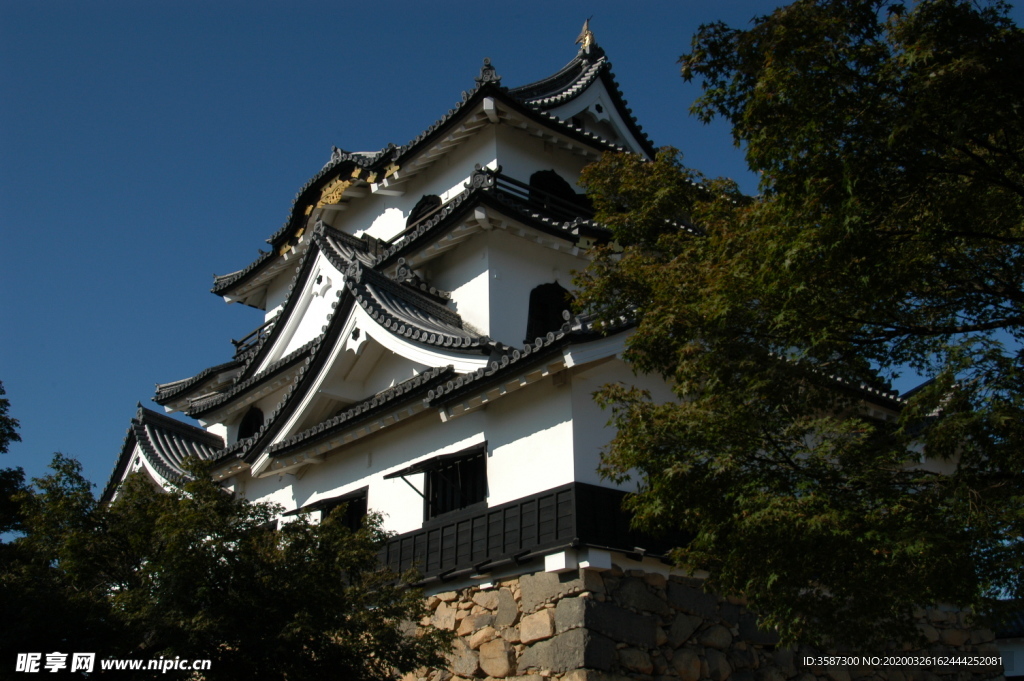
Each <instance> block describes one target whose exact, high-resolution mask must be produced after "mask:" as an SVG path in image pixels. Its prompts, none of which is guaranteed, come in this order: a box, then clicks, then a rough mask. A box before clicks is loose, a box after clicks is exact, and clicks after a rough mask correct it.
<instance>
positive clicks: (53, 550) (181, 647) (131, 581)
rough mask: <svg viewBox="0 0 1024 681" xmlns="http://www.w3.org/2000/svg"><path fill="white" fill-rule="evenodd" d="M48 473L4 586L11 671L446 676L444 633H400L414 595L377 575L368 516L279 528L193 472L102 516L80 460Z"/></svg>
mask: <svg viewBox="0 0 1024 681" xmlns="http://www.w3.org/2000/svg"><path fill="white" fill-rule="evenodd" d="M52 468H53V470H54V473H53V474H52V475H49V476H47V477H44V478H41V479H37V480H35V481H34V482H35V488H34V490H33V491H32V492H31V494H29V495H27V496H26V498H24V499H23V502H22V503H23V517H24V524H23V530H24V535H23V536H22V537H20V538H18V539H17V540H16V541H15V542H14V548H15V549H17V551H18V553H17V554H16V558H17V560H15V561H12V562H11V563H10V564H8V565H7V566H5V567H4V568H3V571H2V575H0V578H2V585H3V589H4V593H3V598H4V600H5V601H7V603H5V614H6V615H7V616H5V618H4V619H5V628H7V629H9V631H6V632H4V636H3V637H2V642H0V647H3V648H4V649H5V651H7V654H5V655H4V656H3V657H4V659H5V660H8V658H10V660H11V661H13V653H15V652H30V651H35V652H52V651H54V650H58V651H62V652H73V651H81V652H88V651H94V652H96V653H97V654H98V657H100V658H106V657H114V658H133V659H140V660H151V659H158V658H160V657H163V658H165V659H166V658H171V659H173V658H175V657H178V656H180V657H181V658H183V659H209V660H211V661H212V664H211V670H210V671H209V672H204V678H208V679H253V678H261V679H284V678H287V679H322V678H344V679H375V680H376V679H384V678H390V677H391V676H392V675H393V674H394V673H395V672H396V671H402V672H404V671H410V670H412V669H415V668H418V667H421V666H437V665H440V664H443V663H444V657H443V653H444V652H445V650H446V647H447V645H448V644H449V639H448V636H447V634H446V632H440V631H437V630H433V629H427V630H424V631H422V632H419V633H417V632H416V631H415V627H411V626H410V624H409V623H410V622H416V621H417V620H418V619H419V618H420V617H421V616H423V615H424V614H425V604H424V600H423V597H422V594H421V593H420V592H418V591H417V590H415V589H412V588H410V587H409V584H408V579H402V578H401V577H400V576H399V575H396V574H394V573H392V572H390V571H388V570H386V569H384V568H382V567H381V565H380V562H379V559H378V550H379V548H380V546H381V543H382V542H383V541H384V540H385V539H386V536H385V534H384V533H383V532H382V531H381V529H380V524H379V519H377V518H373V517H371V518H369V519H368V520H367V522H366V523H365V524H364V526H363V527H362V528H361V529H359V530H356V531H353V530H351V529H349V528H348V527H346V526H345V524H344V522H343V521H342V516H341V515H340V513H341V511H343V509H341V510H339V511H335V513H334V514H332V515H331V516H330V517H328V518H326V519H325V520H324V521H323V522H320V523H313V522H310V521H308V520H306V519H305V518H303V517H300V518H298V519H296V520H295V521H294V522H290V523H287V524H284V525H283V526H282V527H281V528H280V529H277V528H275V525H274V519H275V517H276V515H277V513H278V511H279V509H277V508H276V507H274V506H272V505H269V504H261V503H251V502H248V501H246V500H243V499H237V498H234V497H233V496H232V495H231V494H228V493H226V492H225V490H223V489H222V488H221V487H220V486H219V485H217V484H215V483H213V482H212V481H211V479H210V476H209V475H208V470H206V469H205V468H203V467H202V466H200V465H198V464H197V465H196V466H195V467H194V468H193V471H192V472H193V479H192V480H189V481H184V482H183V483H182V484H181V486H180V487H179V488H177V489H172V490H170V491H167V492H165V491H163V490H158V489H156V488H155V487H154V485H153V484H152V483H151V481H149V480H148V479H147V478H145V477H143V476H141V475H137V476H133V477H130V478H129V479H128V480H127V481H126V482H125V483H124V484H123V485H122V486H121V488H120V490H119V494H118V496H117V498H116V499H115V501H114V502H112V503H111V504H109V505H102V504H99V503H98V502H97V501H96V500H95V498H94V497H93V495H92V491H91V485H90V483H88V482H87V481H86V480H85V479H84V478H82V476H81V467H80V465H79V464H78V463H77V462H75V461H73V460H71V459H68V458H66V457H63V456H61V455H57V456H56V457H55V459H54V462H53V464H52ZM8 608H10V609H8ZM56 613H61V614H60V616H55V614H56ZM11 615H14V618H13V621H12V618H11ZM4 664H7V661H5V663H4ZM139 674H140V673H135V676H134V678H149V677H147V676H145V674H146V672H142V673H141V674H142V675H139ZM149 674H150V675H151V676H152V677H153V678H163V677H162V676H161V674H162V672H159V671H157V672H149Z"/></svg>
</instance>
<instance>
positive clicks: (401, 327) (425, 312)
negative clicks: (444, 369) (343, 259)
mask: <svg viewBox="0 0 1024 681" xmlns="http://www.w3.org/2000/svg"><path fill="white" fill-rule="evenodd" d="M345 285H346V286H347V287H348V289H349V291H350V292H351V293H352V295H353V296H354V297H355V299H356V301H357V302H358V303H359V304H360V305H361V306H362V307H363V309H364V310H366V313H367V314H369V315H370V316H371V317H372V318H373V319H374V320H375V321H376V322H377V323H378V324H380V325H381V326H383V327H384V328H386V329H388V330H389V331H391V332H392V333H394V334H395V335H398V336H404V337H405V338H408V339H409V340H413V341H418V342H420V343H424V344H426V345H434V346H437V347H444V348H451V349H453V350H474V351H489V349H490V346H491V342H490V339H489V338H488V337H487V336H481V335H479V334H477V333H474V332H472V331H467V330H466V329H465V328H463V324H462V318H461V317H459V315H457V314H456V313H454V312H452V311H451V310H449V309H448V308H446V307H442V306H441V305H438V304H437V303H435V302H433V301H431V300H430V299H429V298H427V296H425V295H423V294H422V293H419V292H418V291H415V290H413V289H410V287H408V286H404V285H402V284H401V283H399V282H396V281H394V280H393V279H390V278H388V277H386V276H384V275H383V274H380V273H379V272H376V271H375V270H373V269H370V268H368V267H363V266H361V265H359V264H358V263H353V265H352V266H350V267H349V269H348V271H347V272H345Z"/></svg>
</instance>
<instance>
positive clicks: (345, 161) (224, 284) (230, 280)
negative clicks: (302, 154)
mask: <svg viewBox="0 0 1024 681" xmlns="http://www.w3.org/2000/svg"><path fill="white" fill-rule="evenodd" d="M392 150H393V145H392V146H390V147H388V148H385V149H383V150H381V151H380V152H378V153H377V155H376V156H375V157H374V158H368V157H366V156H363V155H361V154H351V153H347V152H340V153H339V154H337V155H335V156H333V157H332V158H331V160H330V161H328V163H327V164H326V165H325V166H324V167H323V168H321V169H320V171H319V172H318V173H317V174H316V175H314V176H313V177H312V178H310V179H309V180H308V181H307V182H306V184H304V185H303V186H302V188H301V189H299V191H298V192H296V194H295V198H294V200H293V201H292V206H291V208H290V209H289V211H288V219H287V220H285V222H284V224H283V225H282V226H281V227H280V228H279V229H278V230H277V231H276V232H274V233H273V234H271V235H270V237H269V238H268V239H267V240H266V241H267V243H268V244H270V245H271V250H270V251H269V252H266V253H264V252H263V251H260V255H259V257H257V258H256V260H254V261H253V262H251V263H250V264H249V265H247V266H246V267H244V268H243V269H241V270H238V271H237V272H233V273H231V274H225V275H221V276H214V284H213V288H211V289H210V291H211V292H213V293H215V294H217V295H221V296H224V295H230V294H232V293H234V292H235V291H236V289H238V288H239V287H240V286H242V285H244V284H245V283H247V282H249V281H250V280H252V279H253V278H255V277H256V276H257V275H259V274H260V273H262V272H263V270H265V269H266V268H267V266H268V265H269V264H270V263H271V262H273V261H275V260H277V259H278V258H279V257H280V256H278V249H279V248H280V247H281V246H282V245H283V244H284V243H285V242H286V241H287V240H288V239H289V238H290V236H289V235H291V234H294V233H295V231H296V230H297V229H298V228H299V226H298V225H296V224H295V223H296V220H297V212H298V211H299V208H300V207H301V206H303V205H305V204H306V203H307V202H308V201H309V197H310V196H311V195H312V193H313V192H315V191H318V190H319V189H320V188H321V185H323V184H324V183H326V182H327V181H328V180H329V178H330V177H331V176H332V175H333V174H334V173H336V172H339V173H340V172H344V171H346V170H348V171H351V170H354V169H357V168H359V169H362V168H367V167H369V166H370V165H371V164H372V163H373V161H374V160H375V159H376V158H379V157H383V156H388V155H390V154H391V153H392ZM302 217H303V218H304V217H305V216H304V215H303V216H302Z"/></svg>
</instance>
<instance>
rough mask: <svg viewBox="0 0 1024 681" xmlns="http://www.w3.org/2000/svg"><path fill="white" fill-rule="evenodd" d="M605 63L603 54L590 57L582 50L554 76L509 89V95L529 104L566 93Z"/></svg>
mask: <svg viewBox="0 0 1024 681" xmlns="http://www.w3.org/2000/svg"><path fill="white" fill-rule="evenodd" d="M604 61H605V59H604V55H603V53H602V54H601V55H600V56H598V55H593V56H591V55H588V54H587V53H586V52H585V51H584V50H580V51H579V52H578V53H577V54H576V56H575V57H574V58H573V59H572V60H571V61H570V62H569V63H568V64H566V65H565V66H563V67H562V68H561V69H559V70H558V72H556V73H554V74H553V75H550V76H547V77H546V78H541V79H540V80H536V81H534V82H532V83H527V84H526V85H518V86H516V87H514V88H509V93H510V94H511V95H512V96H513V97H515V98H517V99H519V100H522V101H525V102H529V101H531V100H535V99H541V98H543V97H550V96H555V95H557V94H559V93H562V92H565V91H566V90H568V89H570V88H571V87H573V85H575V84H576V83H577V82H579V81H580V79H581V76H583V75H584V74H585V73H586V72H587V69H588V68H590V67H592V66H594V65H597V64H600V63H603V62H604Z"/></svg>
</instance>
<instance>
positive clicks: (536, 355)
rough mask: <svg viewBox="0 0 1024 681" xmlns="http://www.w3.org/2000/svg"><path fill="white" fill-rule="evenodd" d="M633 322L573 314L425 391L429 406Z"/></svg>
mask: <svg viewBox="0 0 1024 681" xmlns="http://www.w3.org/2000/svg"><path fill="white" fill-rule="evenodd" d="M633 325H634V322H633V321H632V320H631V319H629V318H627V317H622V318H620V319H618V320H616V321H615V323H613V324H603V325H599V324H597V323H596V322H595V321H594V319H593V317H591V316H586V317H583V316H576V317H572V318H570V319H568V320H566V322H565V323H564V324H562V327H561V328H560V329H558V330H557V331H549V332H548V333H547V334H546V335H544V336H540V337H538V338H536V339H535V340H534V341H533V342H532V343H527V344H526V345H525V346H523V347H522V348H511V347H507V346H506V347H504V348H502V350H501V352H500V353H497V354H496V355H495V357H494V359H492V360H491V361H490V363H489V364H488V365H487V366H485V367H480V368H479V369H477V370H476V371H471V372H469V373H466V374H460V375H458V376H456V377H454V378H452V379H451V380H449V381H447V382H446V383H443V384H441V385H439V386H438V387H436V388H434V389H433V390H431V391H430V393H429V394H428V396H427V397H428V399H429V400H430V402H431V404H432V405H440V404H444V403H446V402H449V401H451V400H453V399H455V398H457V397H459V396H462V395H465V394H466V393H467V392H470V391H471V390H473V389H477V388H482V387H484V386H485V385H487V384H489V383H491V382H492V381H493V382H496V381H499V380H501V379H503V378H506V377H508V375H509V374H515V373H516V372H521V371H523V370H524V369H525V368H527V367H529V366H530V365H532V364H534V363H537V362H540V361H542V360H544V359H547V358H549V357H551V356H552V355H553V354H555V353H557V352H559V351H561V350H562V349H563V348H565V347H567V346H569V345H570V344H572V343H573V342H582V341H587V340H591V339H594V338H598V337H601V336H603V335H608V334H612V333H618V332H619V331H623V330H625V329H627V328H630V327H631V326H633Z"/></svg>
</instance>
